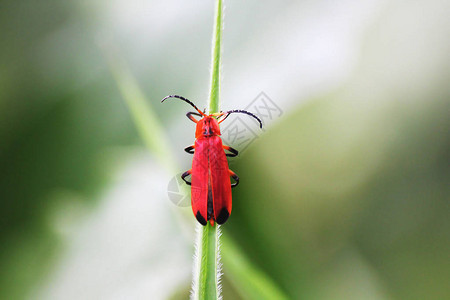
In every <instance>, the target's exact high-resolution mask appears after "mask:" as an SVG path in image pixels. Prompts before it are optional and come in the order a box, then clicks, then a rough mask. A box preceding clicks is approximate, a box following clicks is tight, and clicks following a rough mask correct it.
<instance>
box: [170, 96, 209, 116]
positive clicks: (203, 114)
mask: <svg viewBox="0 0 450 300" xmlns="http://www.w3.org/2000/svg"><path fill="white" fill-rule="evenodd" d="M169 98H178V99H180V100H183V101H184V102H187V103H188V104H190V105H191V106H192V107H193V108H195V110H197V111H198V112H199V113H200V114H201V115H202V116H204V117H205V116H206V114H205V113H203V112H202V111H201V110H200V109H198V108H197V106H195V104H194V103H192V102H191V101H190V100H189V99H186V98H184V97H181V96H178V95H169V96H166V97H164V98H163V99H162V100H161V103H162V102H164V100H166V99H169Z"/></svg>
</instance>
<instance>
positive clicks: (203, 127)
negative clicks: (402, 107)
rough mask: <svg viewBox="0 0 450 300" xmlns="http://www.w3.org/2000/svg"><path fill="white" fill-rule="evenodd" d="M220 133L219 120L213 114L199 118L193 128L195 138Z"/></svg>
mask: <svg viewBox="0 0 450 300" xmlns="http://www.w3.org/2000/svg"><path fill="white" fill-rule="evenodd" d="M215 135H220V128H219V122H217V119H216V118H214V117H213V116H206V117H203V118H202V119H200V120H199V121H198V123H197V128H196V129H195V138H199V137H201V136H205V137H206V136H215Z"/></svg>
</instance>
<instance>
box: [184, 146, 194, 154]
mask: <svg viewBox="0 0 450 300" xmlns="http://www.w3.org/2000/svg"><path fill="white" fill-rule="evenodd" d="M184 151H186V152H187V153H189V154H194V145H192V146H189V147H186V148H184Z"/></svg>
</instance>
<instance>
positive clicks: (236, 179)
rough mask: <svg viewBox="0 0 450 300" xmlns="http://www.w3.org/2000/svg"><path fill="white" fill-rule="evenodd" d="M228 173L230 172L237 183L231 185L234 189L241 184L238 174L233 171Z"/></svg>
mask: <svg viewBox="0 0 450 300" xmlns="http://www.w3.org/2000/svg"><path fill="white" fill-rule="evenodd" d="M228 172H230V176H231V177H233V179H234V180H235V181H236V182H235V183H232V184H231V187H232V188H234V187H235V186H237V185H238V184H239V177H238V176H237V175H236V173H234V172H233V171H231V170H228Z"/></svg>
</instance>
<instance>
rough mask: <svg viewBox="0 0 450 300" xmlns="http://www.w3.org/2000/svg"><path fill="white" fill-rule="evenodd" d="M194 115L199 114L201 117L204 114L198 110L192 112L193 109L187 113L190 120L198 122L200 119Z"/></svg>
mask: <svg viewBox="0 0 450 300" xmlns="http://www.w3.org/2000/svg"><path fill="white" fill-rule="evenodd" d="M192 115H196V116H199V117H201V116H202V115H201V114H199V113H196V112H192V111H190V112H188V113H187V114H186V117H188V118H189V120H191V121H192V122H194V123H197V122H198V120H197V119H196V118H194V117H193V116H192Z"/></svg>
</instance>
